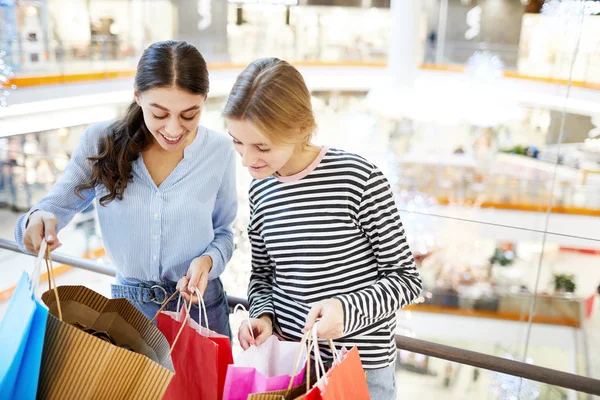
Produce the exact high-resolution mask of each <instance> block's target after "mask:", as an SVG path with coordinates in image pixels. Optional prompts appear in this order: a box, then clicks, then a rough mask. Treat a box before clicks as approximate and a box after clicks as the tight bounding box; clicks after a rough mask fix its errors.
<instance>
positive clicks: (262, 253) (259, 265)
mask: <svg viewBox="0 0 600 400" xmlns="http://www.w3.org/2000/svg"><path fill="white" fill-rule="evenodd" d="M253 214H254V212H253V206H252V200H251V202H250V219H251V220H250V226H249V227H248V237H249V239H250V245H251V248H252V261H251V263H252V272H251V273H250V284H249V286H248V300H249V301H250V317H251V318H258V317H260V316H261V315H264V314H270V315H271V317H273V316H274V315H275V311H274V309H273V299H272V297H273V275H274V273H275V268H274V265H273V263H272V261H271V258H270V257H269V253H268V252H267V248H266V247H265V243H264V241H263V238H262V237H261V235H260V233H259V232H258V231H257V230H256V229H254V228H253V227H252V216H253Z"/></svg>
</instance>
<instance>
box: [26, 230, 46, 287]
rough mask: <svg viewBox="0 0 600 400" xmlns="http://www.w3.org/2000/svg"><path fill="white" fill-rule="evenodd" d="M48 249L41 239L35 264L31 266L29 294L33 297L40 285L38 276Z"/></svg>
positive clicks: (44, 240) (44, 241)
mask: <svg viewBox="0 0 600 400" xmlns="http://www.w3.org/2000/svg"><path fill="white" fill-rule="evenodd" d="M47 249H48V243H47V242H46V239H42V243H41V244H40V250H39V251H38V255H37V258H36V259H35V264H34V265H33V270H32V271H31V275H30V279H31V294H32V295H33V296H35V294H36V293H37V289H38V287H39V284H40V274H41V269H42V260H43V259H44V256H45V255H46V252H47Z"/></svg>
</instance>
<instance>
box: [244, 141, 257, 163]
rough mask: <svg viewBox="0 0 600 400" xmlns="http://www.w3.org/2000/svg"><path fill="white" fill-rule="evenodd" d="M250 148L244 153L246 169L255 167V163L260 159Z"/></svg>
mask: <svg viewBox="0 0 600 400" xmlns="http://www.w3.org/2000/svg"><path fill="white" fill-rule="evenodd" d="M249 147H250V146H248V147H246V148H245V149H244V150H243V151H242V165H243V166H244V167H246V168H247V167H251V166H252V165H254V163H255V162H256V160H257V159H258V157H256V153H255V152H254V151H253V150H252V149H251V148H249Z"/></svg>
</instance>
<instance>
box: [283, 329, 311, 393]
mask: <svg viewBox="0 0 600 400" xmlns="http://www.w3.org/2000/svg"><path fill="white" fill-rule="evenodd" d="M307 341H308V347H309V348H310V332H306V333H305V334H304V335H303V336H302V339H300V346H298V351H297V352H296V359H295V360H294V369H293V370H292V374H291V376H290V383H289V385H288V388H287V393H288V394H289V392H291V391H292V387H293V386H294V379H295V378H296V372H298V361H300V354H302V349H303V348H304V346H305V345H306V342H307ZM309 354H310V353H309V352H308V351H307V358H306V361H307V362H306V379H307V381H308V382H309V383H310V358H309V357H308V355H309ZM308 387H309V386H307V388H308ZM307 391H308V389H307Z"/></svg>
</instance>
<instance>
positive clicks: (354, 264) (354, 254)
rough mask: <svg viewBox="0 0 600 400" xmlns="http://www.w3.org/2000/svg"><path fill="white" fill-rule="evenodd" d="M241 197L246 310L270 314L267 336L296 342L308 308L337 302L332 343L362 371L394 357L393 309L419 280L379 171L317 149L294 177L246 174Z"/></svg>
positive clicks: (363, 162) (416, 292)
mask: <svg viewBox="0 0 600 400" xmlns="http://www.w3.org/2000/svg"><path fill="white" fill-rule="evenodd" d="M249 197H250V223H249V229H248V232H249V237H250V242H251V244H252V275H251V278H250V287H249V289H248V297H249V299H250V303H251V306H250V314H251V316H252V317H258V316H260V315H262V314H270V315H272V316H273V317H274V331H275V333H276V334H278V335H279V336H280V337H282V338H283V339H284V340H299V339H300V338H301V337H302V333H301V329H302V328H303V327H304V323H305V321H306V316H307V314H308V312H309V310H310V308H311V306H312V305H313V304H314V303H316V302H319V301H321V300H325V299H329V298H336V299H339V300H340V301H341V302H342V305H343V309H344V337H342V338H340V339H338V340H336V341H335V344H336V346H337V347H338V348H341V347H342V346H345V347H347V348H351V347H352V346H354V345H356V346H357V347H358V350H359V352H360V355H361V359H362V362H363V367H364V368H365V369H375V368H383V367H386V366H388V365H390V364H391V363H392V362H394V360H395V354H396V351H395V350H396V346H395V343H394V331H395V327H396V312H397V311H398V310H399V309H400V308H402V307H404V306H406V305H408V304H410V303H411V302H412V301H413V300H414V299H415V298H416V297H417V296H418V295H419V293H420V291H421V280H420V278H419V275H418V272H417V270H416V269H415V264H414V260H413V256H412V253H411V251H410V249H409V247H408V244H407V242H406V238H405V236H404V228H403V227H402V222H401V221H400V216H399V214H398V210H397V207H396V204H395V203H394V198H393V195H392V191H391V188H390V185H389V183H388V181H387V179H386V178H385V176H383V174H382V173H381V171H379V169H378V168H377V167H375V166H374V165H373V164H371V163H370V162H368V161H367V160H365V159H364V158H362V157H360V156H357V155H355V154H351V153H348V152H345V151H342V150H336V149H326V148H324V149H323V151H322V152H321V154H320V155H319V157H317V159H316V160H315V162H314V163H313V164H312V165H311V166H310V167H308V168H307V170H305V171H303V172H302V173H300V174H298V175H295V176H292V177H269V178H266V179H263V180H260V181H258V180H254V181H253V182H252V184H251V186H250V193H249ZM322 352H323V353H325V355H326V356H327V357H330V353H329V352H328V351H327V349H326V348H325V347H323V349H322Z"/></svg>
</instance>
